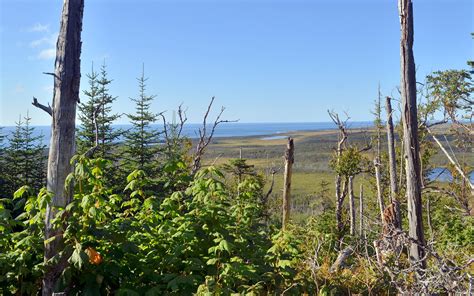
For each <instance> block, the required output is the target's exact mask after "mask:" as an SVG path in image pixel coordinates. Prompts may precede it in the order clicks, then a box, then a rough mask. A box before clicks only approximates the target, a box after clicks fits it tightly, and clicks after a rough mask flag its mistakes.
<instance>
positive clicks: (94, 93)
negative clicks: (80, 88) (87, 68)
mask: <svg viewBox="0 0 474 296" xmlns="http://www.w3.org/2000/svg"><path fill="white" fill-rule="evenodd" d="M86 77H87V79H88V83H89V89H88V90H84V95H85V96H86V97H87V100H86V101H85V102H84V103H81V104H79V112H78V113H79V114H78V116H79V120H80V121H81V127H80V128H79V129H78V131H77V136H76V143H77V144H76V147H77V148H76V149H77V152H78V153H85V152H86V151H87V150H88V149H89V148H91V147H93V146H94V145H95V125H94V121H93V118H94V112H95V109H96V108H97V105H98V103H99V83H98V80H99V73H97V72H95V71H94V65H93V64H92V70H91V72H90V73H88V74H86Z"/></svg>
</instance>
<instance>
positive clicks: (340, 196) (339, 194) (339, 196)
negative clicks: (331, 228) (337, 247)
mask: <svg viewBox="0 0 474 296" xmlns="http://www.w3.org/2000/svg"><path fill="white" fill-rule="evenodd" d="M341 183H342V189H341ZM347 183H348V181H347V178H346V177H344V180H343V179H342V176H341V175H337V176H336V223H337V230H338V232H339V234H342V230H343V228H344V223H343V222H342V205H343V203H344V199H345V197H346V195H347V187H348V186H347Z"/></svg>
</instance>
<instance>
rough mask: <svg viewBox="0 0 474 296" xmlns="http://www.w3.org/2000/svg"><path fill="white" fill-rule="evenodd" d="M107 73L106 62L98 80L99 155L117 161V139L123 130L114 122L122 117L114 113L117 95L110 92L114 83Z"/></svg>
mask: <svg viewBox="0 0 474 296" xmlns="http://www.w3.org/2000/svg"><path fill="white" fill-rule="evenodd" d="M107 75H108V74H107V67H106V64H105V63H104V64H102V66H101V68H100V77H99V79H98V80H97V84H98V102H97V103H98V106H99V112H98V113H97V126H98V135H99V149H98V153H99V155H97V156H98V157H101V158H104V159H107V160H111V161H113V162H115V161H116V160H117V154H116V146H117V140H118V139H119V137H120V136H121V134H122V131H121V130H117V129H114V128H113V127H112V124H113V122H114V121H115V120H117V119H118V118H120V115H119V114H114V113H112V104H113V103H114V101H115V100H117V97H114V96H112V95H110V93H109V89H108V87H109V85H110V83H112V80H110V79H108V78H107Z"/></svg>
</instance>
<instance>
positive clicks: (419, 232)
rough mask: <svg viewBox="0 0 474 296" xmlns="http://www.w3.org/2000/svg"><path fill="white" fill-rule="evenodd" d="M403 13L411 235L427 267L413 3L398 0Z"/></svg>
mask: <svg viewBox="0 0 474 296" xmlns="http://www.w3.org/2000/svg"><path fill="white" fill-rule="evenodd" d="M398 9H399V15H400V26H401V38H400V59H401V62H400V70H401V98H402V124H403V142H404V147H405V150H404V151H405V155H404V156H405V161H406V169H405V171H406V182H407V189H406V191H407V193H406V194H407V201H408V224H409V236H410V239H412V240H414V241H416V242H418V243H414V242H411V243H410V260H411V263H412V265H419V266H420V267H421V268H425V266H426V262H425V249H424V248H423V246H424V245H425V237H424V233H423V219H422V208H421V207H422V204H421V176H420V158H419V157H420V154H419V141H418V119H417V115H418V111H417V105H416V73H415V59H414V57H413V3H412V1H411V0H398Z"/></svg>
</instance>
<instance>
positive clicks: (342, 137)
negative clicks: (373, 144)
mask: <svg viewBox="0 0 474 296" xmlns="http://www.w3.org/2000/svg"><path fill="white" fill-rule="evenodd" d="M328 114H329V117H331V119H332V121H333V122H334V123H335V124H336V125H337V127H338V128H339V141H338V142H337V148H336V157H337V162H339V161H340V158H341V156H342V153H343V152H344V147H345V143H346V141H347V130H346V123H347V120H349V118H347V119H346V120H345V121H342V120H341V119H340V118H339V115H338V114H337V113H335V112H331V111H329V110H328ZM335 183H336V223H337V229H338V231H339V233H341V232H342V230H343V228H344V224H343V222H342V204H343V203H344V199H345V197H346V195H347V187H348V186H347V183H348V180H347V178H344V180H343V176H341V174H337V175H336V181H335ZM341 185H342V188H341Z"/></svg>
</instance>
